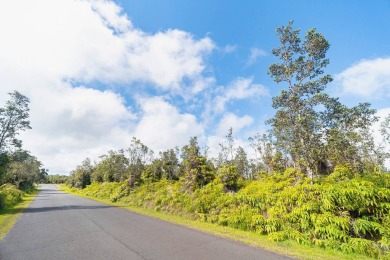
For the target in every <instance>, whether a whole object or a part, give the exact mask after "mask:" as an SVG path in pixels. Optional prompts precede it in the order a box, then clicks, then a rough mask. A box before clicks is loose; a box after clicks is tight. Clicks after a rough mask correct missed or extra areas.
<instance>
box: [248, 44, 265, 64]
mask: <svg viewBox="0 0 390 260" xmlns="http://www.w3.org/2000/svg"><path fill="white" fill-rule="evenodd" d="M264 56H267V53H266V52H265V51H264V50H262V49H259V48H252V49H251V53H250V55H249V57H248V61H247V62H246V65H245V67H250V66H252V65H253V64H255V63H256V61H257V60H258V59H259V58H261V57H264Z"/></svg>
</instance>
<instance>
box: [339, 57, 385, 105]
mask: <svg viewBox="0 0 390 260" xmlns="http://www.w3.org/2000/svg"><path fill="white" fill-rule="evenodd" d="M335 79H336V82H337V83H338V84H339V85H340V87H341V90H342V93H343V94H353V95H357V96H362V97H374V98H378V97H389V96H390V58H377V59H373V60H362V61H360V62H358V63H356V64H354V65H352V66H351V67H349V68H348V69H346V70H344V71H343V72H341V73H340V74H338V75H336V77H335Z"/></svg>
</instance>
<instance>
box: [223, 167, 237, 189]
mask: <svg viewBox="0 0 390 260" xmlns="http://www.w3.org/2000/svg"><path fill="white" fill-rule="evenodd" d="M218 177H219V179H220V180H221V182H222V183H223V185H224V186H225V187H226V188H227V189H228V190H236V189H237V182H238V179H239V177H240V174H239V172H238V170H237V167H236V166H224V167H220V168H219V169H218Z"/></svg>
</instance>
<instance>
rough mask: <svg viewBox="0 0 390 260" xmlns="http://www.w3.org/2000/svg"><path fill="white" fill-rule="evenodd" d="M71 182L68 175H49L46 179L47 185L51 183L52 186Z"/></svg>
mask: <svg viewBox="0 0 390 260" xmlns="http://www.w3.org/2000/svg"><path fill="white" fill-rule="evenodd" d="M68 181H69V176H67V175H59V174H55V175H48V176H47V177H46V183H51V184H63V183H66V182H68Z"/></svg>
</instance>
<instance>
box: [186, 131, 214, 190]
mask: <svg viewBox="0 0 390 260" xmlns="http://www.w3.org/2000/svg"><path fill="white" fill-rule="evenodd" d="M182 159H183V162H182V171H183V173H182V174H183V177H184V182H185V189H186V190H188V191H194V190H195V189H197V188H201V187H203V186H204V185H206V184H207V183H209V182H211V181H212V180H213V179H214V175H215V174H214V169H213V167H212V165H210V164H209V163H208V161H207V160H206V157H204V156H202V155H201V153H200V147H199V145H198V139H197V138H196V137H191V138H190V142H189V144H187V145H185V146H183V148H182Z"/></svg>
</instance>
